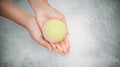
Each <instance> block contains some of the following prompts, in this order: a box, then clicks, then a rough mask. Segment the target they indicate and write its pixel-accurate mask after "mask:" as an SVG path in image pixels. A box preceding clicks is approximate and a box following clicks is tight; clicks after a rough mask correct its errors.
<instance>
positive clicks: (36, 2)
mask: <svg viewBox="0 0 120 67" xmlns="http://www.w3.org/2000/svg"><path fill="white" fill-rule="evenodd" d="M28 1H29V3H30V6H31V8H32V9H33V11H34V13H35V17H33V16H31V15H30V14H29V13H28V12H26V11H25V10H23V9H22V8H20V7H18V6H17V5H16V4H14V3H12V2H11V1H9V0H0V16H2V17H6V18H8V19H10V20H12V21H14V22H16V23H17V24H19V25H21V26H23V27H24V28H25V29H27V30H28V31H29V33H30V35H31V37H32V38H33V39H34V40H35V41H36V42H37V43H39V44H41V45H42V46H44V47H46V48H48V49H49V50H52V51H55V52H57V53H60V54H63V55H64V54H67V53H68V52H69V50H70V44H69V41H68V36H67V35H66V37H65V39H64V40H62V41H60V42H57V43H50V42H48V41H46V40H45V39H44V36H43V34H42V33H43V32H42V28H43V25H44V24H45V22H46V21H47V20H49V19H59V20H61V21H63V22H64V23H65V25H66V21H65V17H64V15H62V14H61V13H60V12H59V11H57V10H56V9H54V8H53V7H51V6H50V5H49V3H48V1H47V0H28ZM20 18H22V19H20ZM66 28H67V25H66Z"/></svg>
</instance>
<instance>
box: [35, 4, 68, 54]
mask: <svg viewBox="0 0 120 67" xmlns="http://www.w3.org/2000/svg"><path fill="white" fill-rule="evenodd" d="M50 19H59V20H61V21H62V22H63V23H64V24H65V25H66V22H65V18H64V16H63V15H62V14H61V13H60V12H58V11H57V10H55V9H54V8H52V7H50V6H48V7H46V8H44V9H41V10H40V11H38V12H37V13H36V20H37V23H38V25H39V27H40V29H41V30H42V29H43V26H44V24H45V23H46V21H47V20H50ZM66 28H67V25H66ZM41 32H42V31H41ZM42 36H43V35H42ZM44 40H45V39H44ZM49 44H50V45H51V47H52V50H53V51H56V52H58V53H61V54H66V53H68V52H69V49H70V45H69V42H68V37H67V34H66V37H65V39H64V40H62V41H60V42H58V43H50V42H49Z"/></svg>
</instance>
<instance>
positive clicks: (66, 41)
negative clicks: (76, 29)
mask: <svg viewBox="0 0 120 67" xmlns="http://www.w3.org/2000/svg"><path fill="white" fill-rule="evenodd" d="M64 41H65V44H66V46H67V48H68V51H69V50H70V43H69V41H68V38H67V37H66V38H65V40H64Z"/></svg>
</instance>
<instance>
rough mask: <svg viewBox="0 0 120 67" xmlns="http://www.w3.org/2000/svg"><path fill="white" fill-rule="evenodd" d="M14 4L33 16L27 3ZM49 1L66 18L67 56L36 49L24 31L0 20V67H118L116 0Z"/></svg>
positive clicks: (118, 10)
mask: <svg viewBox="0 0 120 67" xmlns="http://www.w3.org/2000/svg"><path fill="white" fill-rule="evenodd" d="M14 2H16V3H17V4H18V5H19V6H20V7H22V8H24V9H25V10H27V11H28V12H29V13H31V14H32V15H33V12H32V10H31V8H30V6H29V4H28V2H27V1H26V0H15V1H14ZM49 2H50V4H51V5H52V6H54V7H55V8H56V9H57V10H59V11H60V12H62V13H63V14H64V15H65V17H66V21H67V24H68V28H69V33H70V35H69V40H70V43H71V51H70V53H69V54H67V55H66V56H62V55H59V54H57V53H54V52H52V51H49V50H47V49H45V48H43V47H42V46H39V45H38V44H37V43H36V42H34V41H33V40H32V39H31V37H30V35H29V33H28V32H27V31H26V30H25V29H24V28H22V27H21V26H19V25H17V24H15V23H14V22H12V21H10V20H8V19H5V18H2V17H0V67H120V1H119V0H49ZM20 19H22V18H20Z"/></svg>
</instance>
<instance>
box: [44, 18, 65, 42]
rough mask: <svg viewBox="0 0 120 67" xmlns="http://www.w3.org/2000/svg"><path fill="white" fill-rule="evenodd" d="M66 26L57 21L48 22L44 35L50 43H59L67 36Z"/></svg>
mask: <svg viewBox="0 0 120 67" xmlns="http://www.w3.org/2000/svg"><path fill="white" fill-rule="evenodd" d="M66 32H67V30H66V26H65V24H64V23H63V22H61V21H60V20H57V19H51V20H48V21H47V22H46V23H45V25H44V30H43V34H44V37H45V39H46V40H48V41H49V42H59V41H61V40H63V39H64V38H65V36H66Z"/></svg>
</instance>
